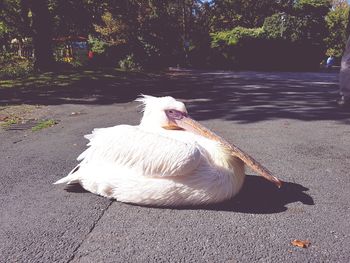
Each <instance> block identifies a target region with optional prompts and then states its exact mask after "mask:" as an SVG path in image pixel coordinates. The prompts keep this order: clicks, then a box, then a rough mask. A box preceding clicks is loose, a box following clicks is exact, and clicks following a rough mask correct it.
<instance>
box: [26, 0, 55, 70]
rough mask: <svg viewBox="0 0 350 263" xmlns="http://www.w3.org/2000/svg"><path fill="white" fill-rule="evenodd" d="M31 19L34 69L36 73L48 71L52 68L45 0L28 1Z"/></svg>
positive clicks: (49, 18)
mask: <svg viewBox="0 0 350 263" xmlns="http://www.w3.org/2000/svg"><path fill="white" fill-rule="evenodd" d="M30 9H31V11H32V17H33V24H32V30H33V46H34V55H35V61H34V67H35V69H36V70H38V71H49V70H52V67H53V54H52V47H51V44H52V32H51V30H52V24H51V17H50V14H49V10H48V6H47V1H46V0H32V1H30Z"/></svg>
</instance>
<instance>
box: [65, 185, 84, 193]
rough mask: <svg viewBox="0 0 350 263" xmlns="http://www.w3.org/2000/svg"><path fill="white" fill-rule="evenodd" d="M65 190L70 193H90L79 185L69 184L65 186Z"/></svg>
mask: <svg viewBox="0 0 350 263" xmlns="http://www.w3.org/2000/svg"><path fill="white" fill-rule="evenodd" d="M64 190H66V191H67V192H69V193H89V192H88V191H86V190H85V189H84V188H83V187H82V186H81V185H80V184H79V183H74V184H68V185H66V186H65V188H64Z"/></svg>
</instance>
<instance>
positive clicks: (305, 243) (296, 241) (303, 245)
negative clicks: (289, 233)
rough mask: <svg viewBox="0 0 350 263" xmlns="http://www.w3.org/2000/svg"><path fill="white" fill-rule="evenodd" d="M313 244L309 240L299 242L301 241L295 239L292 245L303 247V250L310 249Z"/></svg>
mask: <svg viewBox="0 0 350 263" xmlns="http://www.w3.org/2000/svg"><path fill="white" fill-rule="evenodd" d="M310 244H311V242H310V241H309V240H299V239H294V240H293V241H292V245H293V246H296V247H302V248H307V247H309V246H310Z"/></svg>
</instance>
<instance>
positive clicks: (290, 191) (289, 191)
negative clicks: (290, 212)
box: [180, 175, 314, 214]
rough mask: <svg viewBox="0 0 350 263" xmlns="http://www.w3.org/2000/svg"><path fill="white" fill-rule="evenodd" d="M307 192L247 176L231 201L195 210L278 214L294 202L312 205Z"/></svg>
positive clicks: (300, 186) (290, 184)
mask: <svg viewBox="0 0 350 263" xmlns="http://www.w3.org/2000/svg"><path fill="white" fill-rule="evenodd" d="M308 190H309V189H308V188H306V187H304V186H302V185H300V184H296V183H291V182H284V183H283V186H282V187H281V188H277V187H276V186H275V185H274V184H272V183H270V182H268V181H266V180H265V179H264V178H262V177H258V176H252V175H247V176H246V179H245V183H244V186H243V188H242V190H241V191H240V193H239V194H238V195H237V196H235V197H234V198H233V199H231V200H228V201H225V202H222V203H219V204H213V205H209V206H198V207H195V209H202V210H215V211H232V212H240V213H250V214H273V213H279V212H283V211H286V210H287V207H286V206H287V205H288V204H291V203H295V202H301V203H303V204H305V205H314V201H313V199H312V197H311V196H310V195H308V194H307V193H305V192H306V191H308ZM180 209H188V208H185V207H183V208H180ZM191 209H193V207H192V208H191Z"/></svg>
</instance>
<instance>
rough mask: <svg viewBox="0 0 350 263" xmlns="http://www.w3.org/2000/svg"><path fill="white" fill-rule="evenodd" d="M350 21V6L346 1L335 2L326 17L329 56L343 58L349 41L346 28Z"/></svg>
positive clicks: (337, 0)
mask: <svg viewBox="0 0 350 263" xmlns="http://www.w3.org/2000/svg"><path fill="white" fill-rule="evenodd" d="M348 19H349V4H348V2H347V1H345V0H335V1H333V4H332V9H331V10H330V11H329V13H328V14H327V16H326V22H327V27H328V36H327V37H326V39H325V42H326V45H327V52H326V54H327V56H334V57H341V56H342V54H343V50H344V48H345V43H346V40H347V36H348V34H347V32H346V28H347V25H348Z"/></svg>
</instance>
